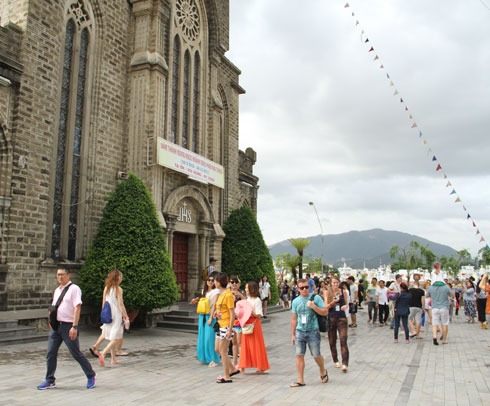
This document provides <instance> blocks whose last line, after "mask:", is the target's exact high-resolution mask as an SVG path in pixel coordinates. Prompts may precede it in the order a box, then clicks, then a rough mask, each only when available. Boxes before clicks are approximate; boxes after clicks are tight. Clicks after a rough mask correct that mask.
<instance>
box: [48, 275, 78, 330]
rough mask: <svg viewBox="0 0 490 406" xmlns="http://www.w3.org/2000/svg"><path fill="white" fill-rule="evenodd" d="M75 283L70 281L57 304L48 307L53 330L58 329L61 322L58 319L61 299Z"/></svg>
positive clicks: (50, 324)
mask: <svg viewBox="0 0 490 406" xmlns="http://www.w3.org/2000/svg"><path fill="white" fill-rule="evenodd" d="M71 285H73V284H72V283H70V284H69V285H68V286H66V287H65V288H64V289H63V292H61V295H60V297H59V298H58V300H57V302H56V304H55V305H54V306H53V305H51V306H49V307H48V313H49V327H51V328H52V329H53V330H57V329H58V327H59V326H60V322H59V321H58V318H57V317H58V307H60V304H61V301H62V300H63V298H64V297H65V295H66V292H67V291H68V289H70V286H71Z"/></svg>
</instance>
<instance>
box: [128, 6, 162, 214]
mask: <svg viewBox="0 0 490 406" xmlns="http://www.w3.org/2000/svg"><path fill="white" fill-rule="evenodd" d="M130 2H131V5H132V9H133V14H134V15H135V28H134V54H133V56H132V58H131V63H130V100H129V125H128V160H127V166H128V168H127V169H128V171H132V172H134V173H136V174H137V175H138V176H140V177H142V178H143V180H144V182H145V183H146V185H147V187H148V188H149V189H150V193H151V194H152V198H153V201H154V202H155V204H156V205H157V209H158V208H159V207H158V205H159V202H160V200H161V184H162V173H161V168H159V167H157V166H155V161H156V137H158V136H163V134H164V129H165V102H164V101H165V99H166V82H167V76H168V66H167V62H166V61H165V57H164V44H163V43H162V38H164V37H165V35H164V31H165V30H166V26H167V25H168V21H167V20H168V19H169V12H168V11H167V9H166V8H165V7H164V6H163V5H162V2H154V1H153V0H130ZM147 167H151V170H150V171H147V172H145V169H146V168H147Z"/></svg>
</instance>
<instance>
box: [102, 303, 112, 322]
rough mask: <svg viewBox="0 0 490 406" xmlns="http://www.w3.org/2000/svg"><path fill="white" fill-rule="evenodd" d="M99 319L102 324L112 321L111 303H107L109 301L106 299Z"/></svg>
mask: <svg viewBox="0 0 490 406" xmlns="http://www.w3.org/2000/svg"><path fill="white" fill-rule="evenodd" d="M100 321H101V322H102V323H103V324H110V323H112V312H111V305H110V304H109V302H108V301H107V300H106V301H105V303H104V307H103V308H102V311H101V312H100Z"/></svg>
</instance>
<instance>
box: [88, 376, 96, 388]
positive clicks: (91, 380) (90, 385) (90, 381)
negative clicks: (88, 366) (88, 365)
mask: <svg viewBox="0 0 490 406" xmlns="http://www.w3.org/2000/svg"><path fill="white" fill-rule="evenodd" d="M94 387H95V376H94V377H93V378H88V381H87V389H92V388H94Z"/></svg>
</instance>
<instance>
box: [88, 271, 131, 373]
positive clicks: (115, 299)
mask: <svg viewBox="0 0 490 406" xmlns="http://www.w3.org/2000/svg"><path fill="white" fill-rule="evenodd" d="M121 282H122V273H121V271H119V270H117V269H113V270H111V271H110V272H109V274H108V275H107V278H106V280H105V288H104V294H103V296H102V307H104V303H105V302H106V301H107V302H109V305H110V306H111V314H112V322H111V323H104V324H103V325H102V326H101V329H102V334H101V335H100V337H99V339H98V340H97V343H96V344H95V345H94V346H92V348H91V350H92V351H94V352H96V351H97V347H98V345H100V344H101V343H102V341H104V340H109V341H110V342H109V344H108V345H107V347H105V348H104V349H103V350H102V351H101V352H99V353H98V354H97V355H98V357H99V362H100V365H102V366H105V361H104V356H105V355H106V354H107V353H108V352H109V351H110V352H111V364H112V365H115V364H119V363H120V362H119V361H117V359H116V345H117V343H118V342H119V341H121V340H122V337H123V332H124V322H126V328H129V318H128V314H127V312H126V308H125V307H124V302H123V290H122V289H121V287H120V286H119V285H120V284H121ZM123 319H124V321H123ZM92 351H91V352H92Z"/></svg>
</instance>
